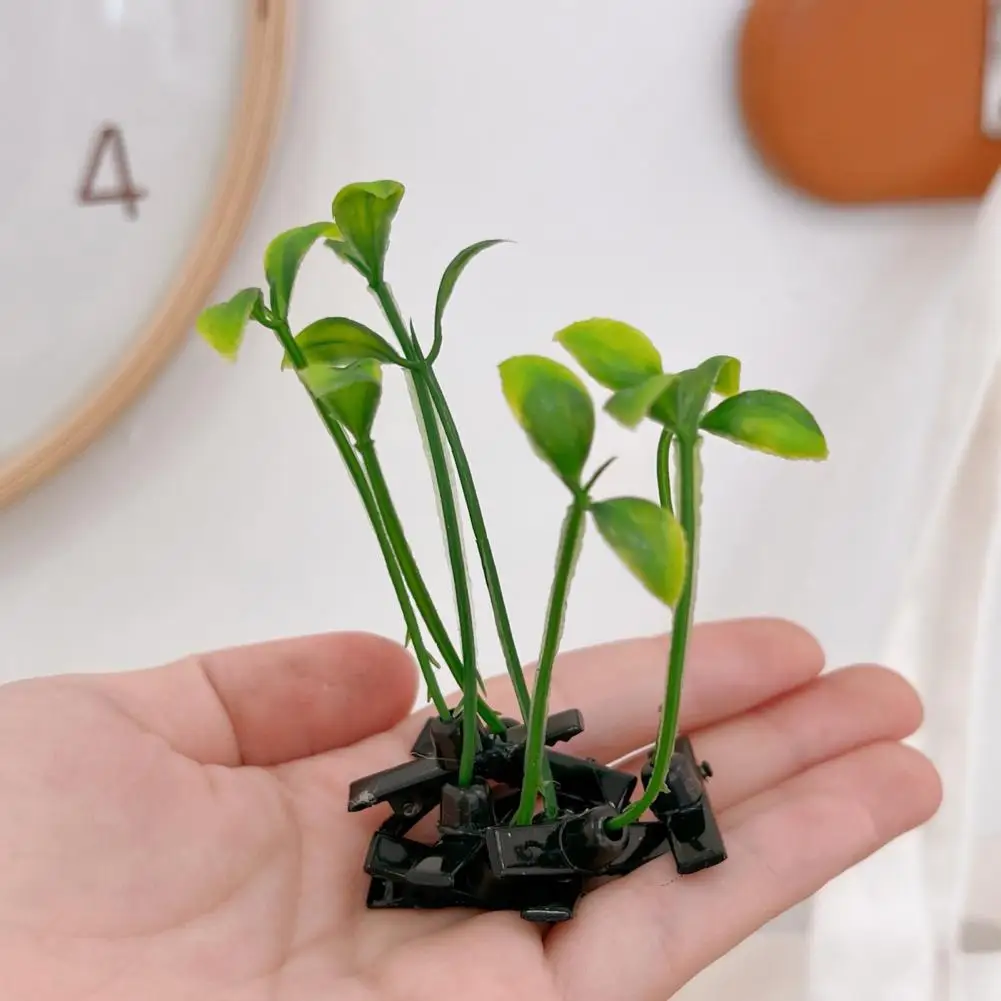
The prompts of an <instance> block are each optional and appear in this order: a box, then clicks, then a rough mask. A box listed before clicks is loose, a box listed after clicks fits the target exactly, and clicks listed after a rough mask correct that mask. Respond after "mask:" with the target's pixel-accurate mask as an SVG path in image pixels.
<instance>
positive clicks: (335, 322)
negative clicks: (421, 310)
mask: <svg viewBox="0 0 1001 1001" xmlns="http://www.w3.org/2000/svg"><path fill="white" fill-rule="evenodd" d="M295 340H296V343H297V344H298V345H299V347H300V348H302V351H303V354H305V356H306V362H307V363H308V364H310V365H318V364H321V365H332V364H340V363H343V362H349V361H357V360H358V359H360V358H373V359H375V360H376V361H383V362H390V363H391V364H393V365H400V364H403V363H404V359H402V358H401V357H400V356H399V355H398V354H397V353H396V352H395V351H394V350H393V348H392V345H390V344H389V342H388V341H386V340H385V339H384V338H382V337H380V336H379V335H378V334H377V333H376V332H375V331H374V330H372V329H371V328H370V327H366V326H365V324H364V323H359V322H358V321H357V320H349V319H348V318H347V317H346V316H327V317H324V318H323V319H322V320H316V321H315V322H314V323H311V324H310V325H309V326H308V327H306V328H305V329H303V330H302V331H301V332H300V333H299V334H297V335H296V338H295ZM291 364H292V362H291V360H290V359H289V357H288V355H286V356H285V358H284V359H283V360H282V368H289V367H291Z"/></svg>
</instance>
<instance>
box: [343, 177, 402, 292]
mask: <svg viewBox="0 0 1001 1001" xmlns="http://www.w3.org/2000/svg"><path fill="white" fill-rule="evenodd" d="M404 191H405V189H404V187H403V185H402V184H400V182H399V181H368V182H361V183H357V184H348V185H347V186H345V187H343V188H341V190H340V191H338V192H337V195H336V196H335V197H334V204H333V213H334V221H335V222H336V223H337V227H338V229H339V230H340V233H341V239H340V241H338V240H336V239H334V240H333V241H329V242H328V245H330V246H331V247H332V249H333V250H334V252H335V253H337V254H338V255H339V256H341V257H344V258H345V259H346V260H348V261H349V262H350V263H352V264H354V266H355V267H357V268H358V269H359V270H360V271H362V273H363V274H365V275H366V276H367V277H369V278H370V279H372V280H378V279H381V278H382V269H383V263H384V262H385V259H386V251H387V249H388V248H389V232H390V229H391V228H392V225H393V219H394V218H395V216H396V212H397V210H398V209H399V207H400V202H401V201H402V200H403V194H404Z"/></svg>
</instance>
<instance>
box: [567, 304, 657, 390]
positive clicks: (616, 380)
mask: <svg viewBox="0 0 1001 1001" xmlns="http://www.w3.org/2000/svg"><path fill="white" fill-rule="evenodd" d="M553 339H554V340H555V341H556V342H557V343H558V344H562V345H563V347H564V348H566V350H567V351H569V352H570V354H571V355H573V357H574V359H575V360H576V361H577V364H578V365H580V367H581V368H583V369H584V371H585V372H587V374H588V375H589V376H591V378H592V379H594V381H595V382H597V383H598V384H599V385H602V386H604V387H605V388H606V389H628V388H629V387H630V386H635V385H637V384H638V383H640V382H643V381H644V380H645V379H648V378H650V376H653V375H660V373H661V361H660V352H659V351H658V350H657V349H656V348H655V347H654V345H653V342H652V341H651V340H650V338H649V337H647V335H646V334H644V333H642V332H641V331H639V330H637V329H636V328H635V327H631V326H630V325H629V324H628V323H622V322H621V321H620V320H607V319H601V318H597V317H596V318H594V319H590V320H579V321H578V322H577V323H571V324H570V326H569V327H564V328H563V329H562V330H560V331H558V332H557V333H556V335H555V336H554V338H553Z"/></svg>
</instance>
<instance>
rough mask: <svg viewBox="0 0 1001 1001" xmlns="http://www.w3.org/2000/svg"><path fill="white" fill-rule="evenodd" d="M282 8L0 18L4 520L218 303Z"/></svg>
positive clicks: (177, 8) (254, 176)
mask: <svg viewBox="0 0 1001 1001" xmlns="http://www.w3.org/2000/svg"><path fill="white" fill-rule="evenodd" d="M287 21H288V11H287V2H286V0H212V2H211V3H206V2H205V0H32V2H31V3H23V4H21V3H14V4H5V5H4V7H3V11H2V12H0V121H2V122H3V133H4V134H3V139H2V140H0V144H2V147H3V155H2V156H0V301H2V313H3V327H2V334H0V504H3V503H6V502H8V501H10V500H11V499H13V498H14V497H16V496H18V495H20V494H22V493H23V492H24V491H25V490H27V489H28V488H30V487H32V486H33V485H35V484H36V483H38V482H39V481H40V480H41V479H43V478H44V477H45V476H47V475H48V474H49V473H51V472H52V471H54V470H55V469H56V468H57V467H59V466H60V465H61V464H62V463H63V462H65V461H66V460H67V459H69V458H70V457H71V456H73V455H75V454H76V453H78V452H79V451H80V450H81V449H83V448H84V446H86V445H87V444H88V443H89V442H91V441H92V440H93V438H94V437H95V436H96V435H97V434H98V432H99V431H101V430H102V429H103V428H104V427H105V426H106V425H107V424H108V422H109V421H111V420H112V418H114V417H115V416H116V415H117V414H118V413H120V411H121V410H122V408H123V407H125V406H126V404H128V403H129V402H130V401H131V400H132V399H133V398H134V397H135V396H136V394H137V393H138V392H139V391H140V390H141V389H142V388H143V387H144V386H145V385H146V384H147V383H148V381H149V379H150V378H151V377H152V376H153V375H154V374H155V372H156V371H157V370H158V368H159V367H160V366H161V365H162V363H163V362H165V361H166V359H167V358H168V357H169V355H170V353H171V351H172V349H173V348H174V347H175V346H176V345H177V344H178V343H179V342H180V341H181V339H182V338H183V337H184V336H185V335H186V334H187V333H188V332H189V331H190V329H191V326H192V324H193V322H194V319H195V316H196V315H197V313H198V311H199V309H200V308H201V307H202V305H203V304H204V301H205V300H206V299H207V298H208V296H209V295H210V294H211V291H212V289H213V287H214V285H215V283H216V281H217V279H218V277H219V274H220V272H221V270H222V268H223V266H224V265H225V264H226V261H227V259H228V257H229V254H230V252H231V251H232V249H233V247H234V244H235V242H236V240H237V239H238V237H239V236H240V234H241V231H242V229H243V224H244V221H245V220H246V218H247V216H248V215H249V212H250V210H251V208H252V206H253V203H254V199H255V196H256V193H257V189H258V185H259V182H260V180H261V178H262V175H263V171H264V166H265V163H266V160H267V152H268V149H269V146H270V142H271V136H272V129H273V126H274V124H275V120H276V118H277V112H278V108H279V105H280V96H281V90H282V72H281V70H282V62H283V52H284V47H285V39H286V34H287Z"/></svg>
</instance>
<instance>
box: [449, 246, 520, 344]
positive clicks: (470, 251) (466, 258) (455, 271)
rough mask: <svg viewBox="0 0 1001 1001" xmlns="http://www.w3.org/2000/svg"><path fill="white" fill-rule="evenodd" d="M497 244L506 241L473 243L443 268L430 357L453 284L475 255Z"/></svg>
mask: <svg viewBox="0 0 1001 1001" xmlns="http://www.w3.org/2000/svg"><path fill="white" fill-rule="evenodd" d="M499 243H507V241H506V240H480V242H479V243H474V244H472V245H471V246H469V247H466V248H465V249H464V250H460V251H459V252H458V253H457V254H456V255H455V257H453V258H452V260H451V261H450V262H449V265H448V267H447V268H445V273H444V274H443V275H442V276H441V283H440V284H439V286H438V298H437V299H436V300H435V304H434V344H433V346H432V348H431V355H432V356H435V355H437V352H438V348H439V346H440V345H441V320H442V317H443V316H444V315H445V307H446V306H447V305H448V300H449V299H451V298H452V292H453V291H454V289H455V283H456V282H457V281H458V280H459V276H460V275H461V274H462V272H463V271H464V270H465V267H466V265H467V264H468V263H469V262H470V261H471V260H472V259H473V258H474V257H476V256H477V254H481V253H483V251H484V250H489V249H490V248H491V247H496V246H497V244H499ZM432 360H433V358H432Z"/></svg>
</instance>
